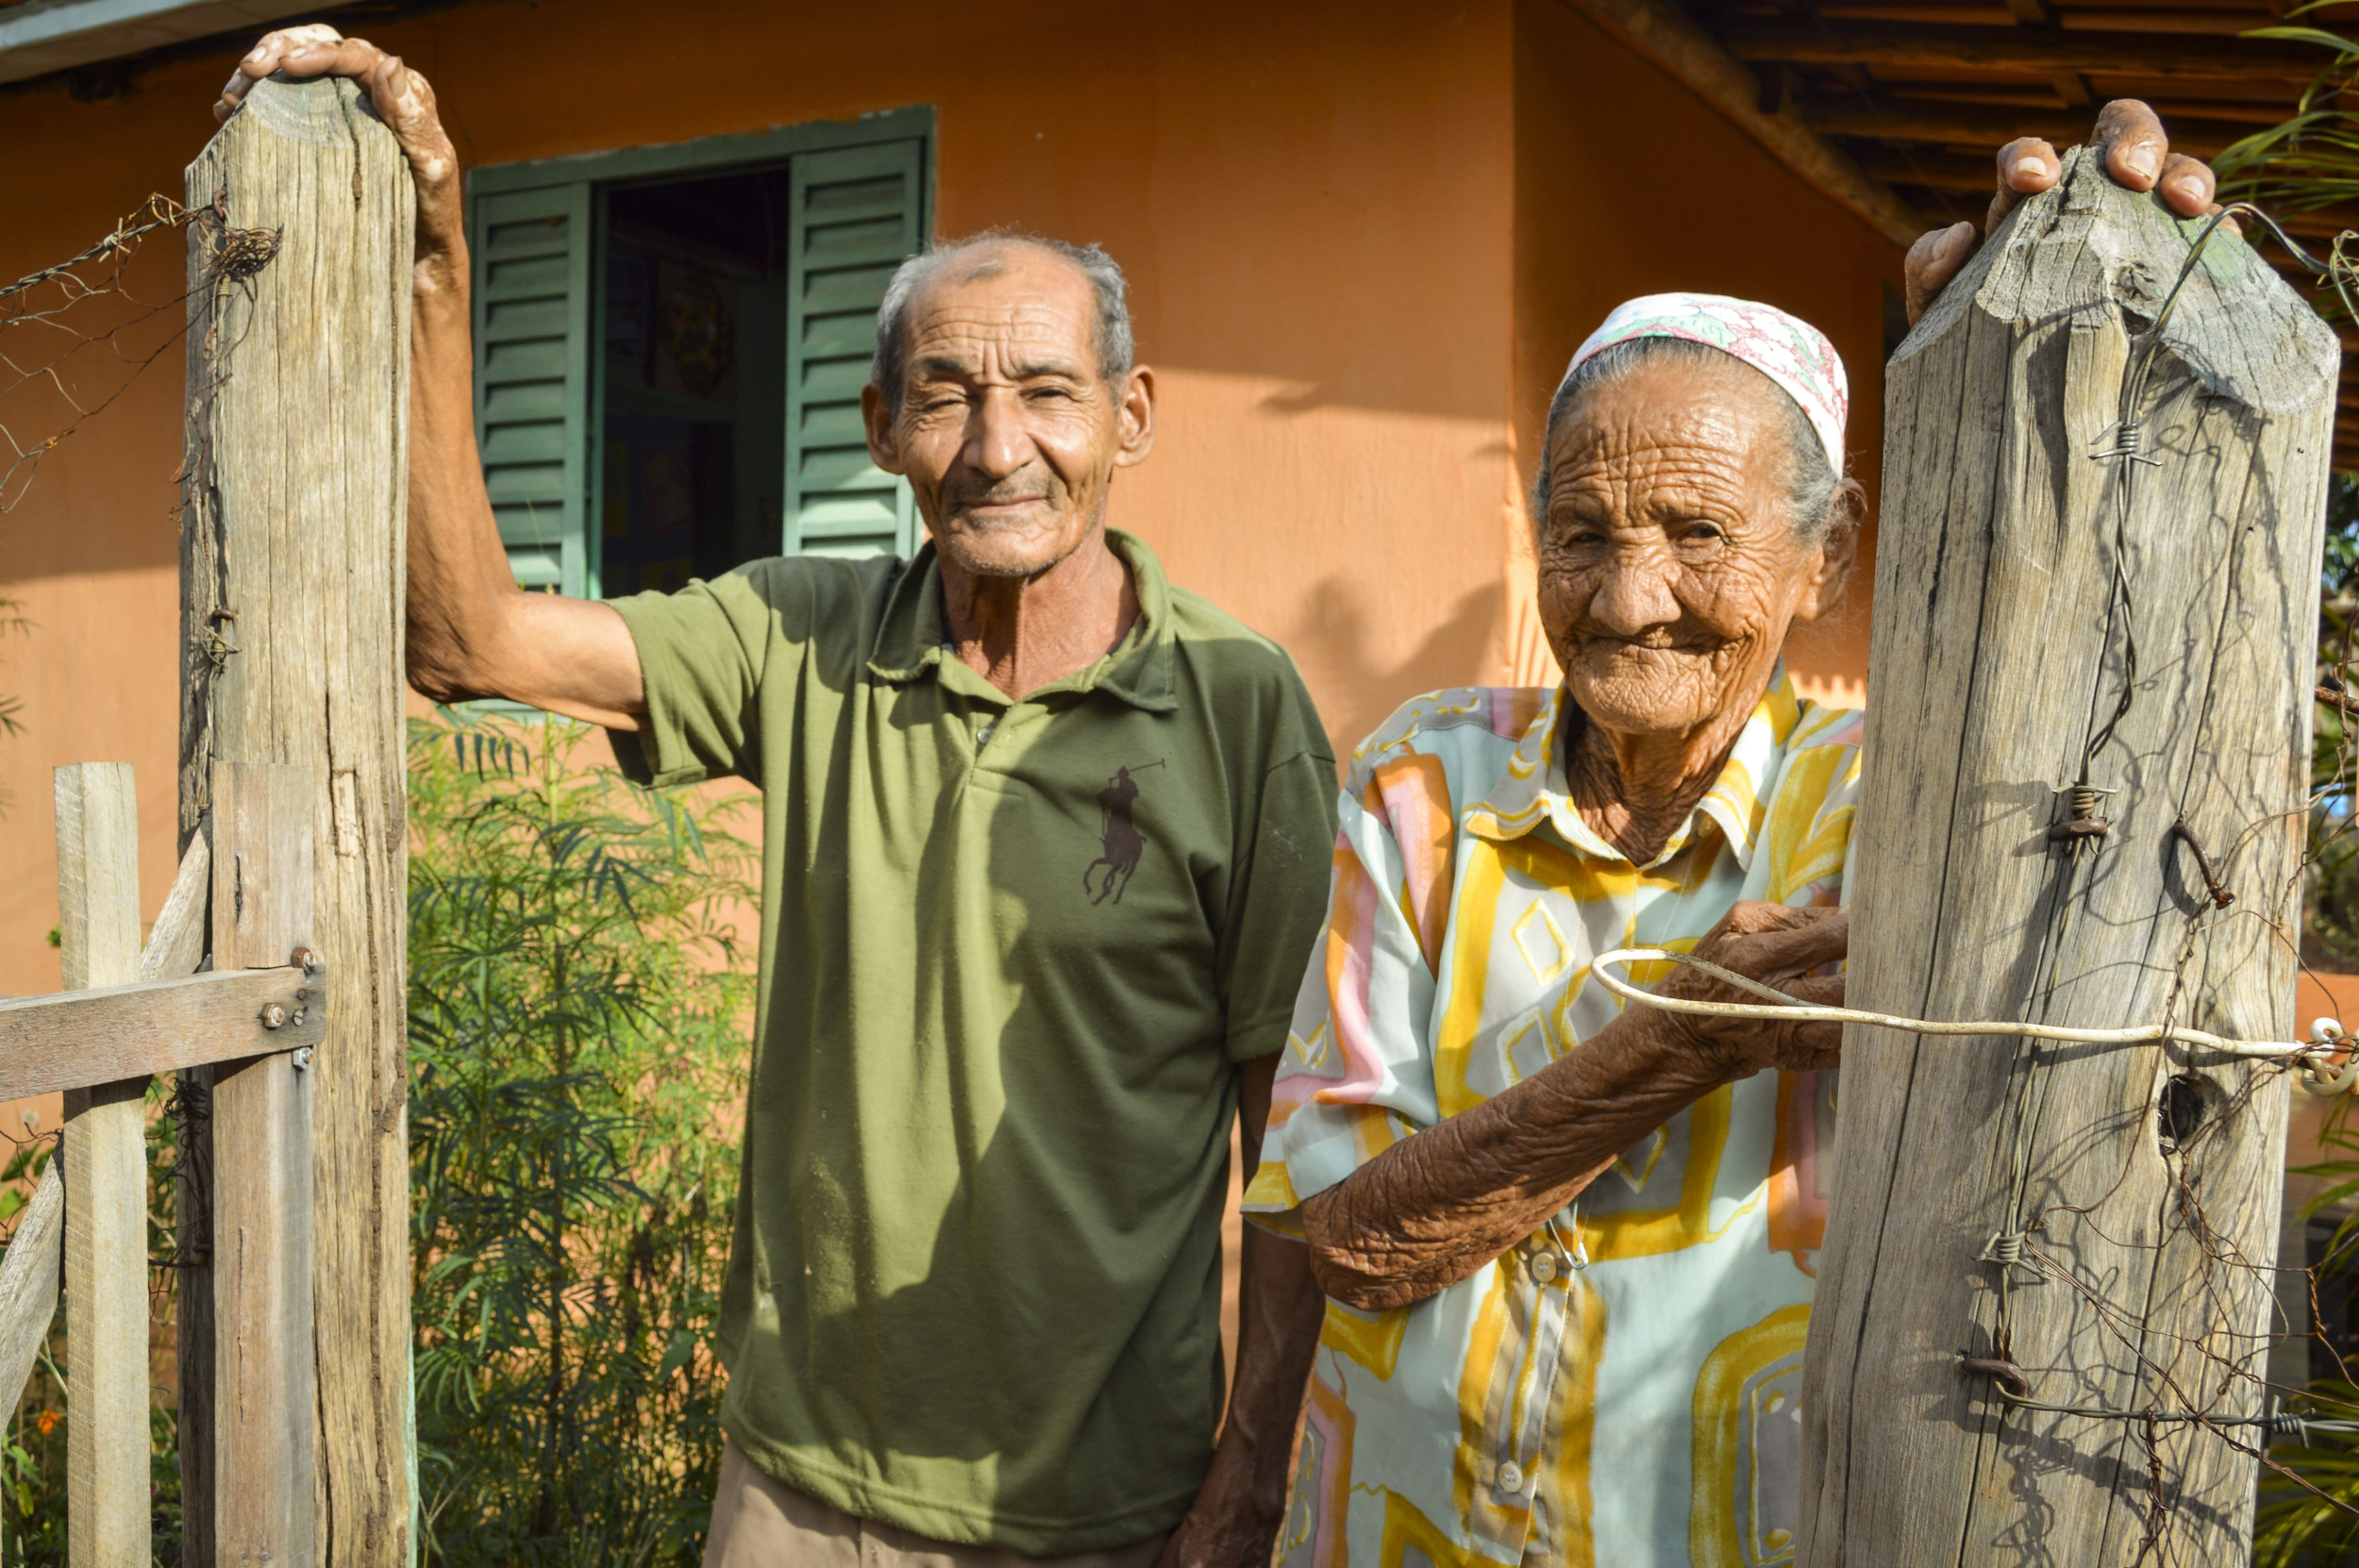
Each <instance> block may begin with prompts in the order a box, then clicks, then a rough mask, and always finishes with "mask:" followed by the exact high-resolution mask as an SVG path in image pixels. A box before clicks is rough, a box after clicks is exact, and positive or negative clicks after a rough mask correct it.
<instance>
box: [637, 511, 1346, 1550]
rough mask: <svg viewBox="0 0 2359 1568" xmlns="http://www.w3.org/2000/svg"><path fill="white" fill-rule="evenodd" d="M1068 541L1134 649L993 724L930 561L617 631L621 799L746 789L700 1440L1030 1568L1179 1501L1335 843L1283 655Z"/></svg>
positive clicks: (730, 590) (673, 597)
mask: <svg viewBox="0 0 2359 1568" xmlns="http://www.w3.org/2000/svg"><path fill="white" fill-rule="evenodd" d="M1107 537H1108V540H1109V542H1111V543H1112V545H1113V548H1114V550H1115V551H1116V552H1117V553H1118V554H1119V555H1120V556H1121V558H1122V559H1124V560H1125V561H1126V562H1127V563H1128V564H1129V569H1130V573H1131V577H1132V580H1133V582H1134V584H1135V586H1136V589H1137V592H1138V599H1139V605H1140V609H1141V614H1140V616H1139V619H1138V622H1137V624H1136V626H1133V627H1132V628H1131V630H1130V632H1129V635H1128V636H1127V637H1125V639H1124V640H1123V642H1122V643H1121V645H1120V646H1118V647H1117V648H1116V649H1115V650H1114V651H1113V653H1111V654H1109V655H1108V656H1107V657H1105V658H1103V659H1099V660H1098V661H1097V662H1096V663H1095V664H1093V665H1091V666H1090V667H1089V668H1088V669H1086V670H1084V671H1082V672H1081V673H1080V674H1079V675H1076V676H1071V677H1069V678H1067V679H1064V680H1061V681H1057V682H1054V683H1052V684H1050V685H1048V686H1045V687H1043V688H1041V689H1040V690H1039V691H1036V692H1030V693H1029V694H1028V695H1026V696H1025V697H1024V698H1023V700H1021V701H1011V700H1009V699H1008V698H1007V697H1006V696H1004V695H1002V694H1001V693H1000V692H996V691H995V690H993V689H992V687H991V686H990V685H988V684H987V683H986V682H985V681H984V680H983V678H982V677H981V676H979V675H977V674H976V673H975V672H974V671H973V670H971V669H969V668H968V667H967V666H966V665H964V664H963V663H962V662H960V660H959V659H958V658H957V656H956V655H955V654H954V653H953V652H951V651H950V649H949V647H948V645H947V644H946V642H945V637H946V635H947V633H946V629H945V621H944V615H943V604H942V579H941V574H940V570H939V568H938V567H937V566H936V564H935V560H934V555H933V550H932V547H931V546H930V545H929V546H928V547H927V548H926V549H924V550H922V551H921V552H920V553H919V555H918V557H917V559H916V560H915V561H913V562H909V563H903V562H900V561H897V560H894V559H888V558H875V559H865V560H833V559H815V558H810V557H805V558H800V559H776V560H763V561H757V562H755V563H753V564H752V565H749V566H746V567H745V568H743V569H741V570H739V571H737V572H734V573H732V574H730V575H728V576H726V577H723V578H721V579H720V580H718V581H715V582H699V583H692V584H690V585H689V586H688V587H687V588H686V589H684V590H682V591H681V592H678V593H673V594H658V593H648V594H641V595H638V596H637V597H634V598H627V599H623V600H619V601H617V602H616V604H615V608H616V609H618V610H620V611H621V612H622V615H623V619H624V620H625V622H627V624H628V626H629V627H630V631H631V636H632V637H633V638H634V639H635V640H636V641H637V642H638V646H639V659H640V664H641V667H642V669H643V670H644V673H645V676H646V687H647V726H646V728H645V730H644V732H643V733H642V734H641V735H640V736H639V737H638V738H637V740H636V741H635V742H634V741H631V740H628V739H626V738H625V737H623V736H621V735H617V736H616V737H615V741H616V745H615V751H616V755H617V756H618V757H620V758H622V759H623V761H624V766H625V768H626V769H627V771H630V772H632V773H633V774H634V775H635V776H639V777H641V778H644V779H652V781H654V782H656V783H659V784H681V783H688V782H692V781H694V780H697V779H702V778H710V777H714V776H722V775H728V774H735V775H738V776H743V777H745V778H747V779H750V780H751V781H752V782H753V783H755V784H756V785H758V786H760V787H761V791H762V826H763V840H762V887H763V898H762V910H761V1002H760V1008H759V1012H758V1015H757V1018H756V1021H755V1026H754V1028H755V1039H754V1056H753V1074H752V1083H751V1088H750V1091H749V1095H748V1103H747V1107H746V1117H745V1153H744V1165H743V1179H742V1183H741V1185H740V1187H739V1190H738V1203H737V1220H736V1236H735V1241H734V1244H733V1245H732V1247H731V1249H730V1257H729V1269H728V1285H727V1288H726V1291H725V1293H724V1297H723V1308H722V1321H721V1346H722V1357H723V1359H724V1361H725V1363H726V1364H727V1365H728V1371H729V1386H728V1395H727V1398H726V1400H725V1402H724V1405H723V1413H722V1424H723V1426H724V1428H725V1429H726V1430H727V1432H728V1436H729V1438H730V1440H731V1441H732V1442H734V1443H736V1444H737V1445H738V1446H739V1448H741V1449H742V1450H744V1452H745V1455H746V1457H747V1458H748V1459H749V1460H752V1461H753V1462H754V1463H755V1464H757V1465H759V1466H760V1467H761V1469H763V1470H765V1471H767V1472H768V1473H769V1474H770V1475H772V1476H777V1477H778V1479H780V1480H782V1481H785V1482H787V1483H788V1484H789V1485H792V1486H795V1487H798V1488H800V1489H802V1490H803V1491H805V1492H809V1493H812V1494H813V1495H815V1496H818V1497H820V1498H823V1499H824V1500H826V1501H828V1502H829V1503H832V1504H834V1505H836V1506H837V1507H839V1508H843V1509H845V1510H850V1511H852V1512H854V1513H857V1514H861V1515H863V1516H866V1517H869V1518H874V1519H880V1520H884V1521H888V1522H890V1523H892V1524H895V1525H899V1526H903V1527H904V1528H908V1529H912V1530H916V1531H918V1532H920V1533H922V1534H925V1535H929V1536H932V1537H935V1538H937V1539H940V1540H946V1541H954V1542H968V1543H987V1544H992V1545H997V1546H1002V1547H1007V1548H1010V1549H1012V1550H1015V1551H1018V1552H1022V1553H1026V1554H1029V1555H1033V1556H1049V1555H1055V1554H1062V1553H1066V1552H1078V1551H1086V1550H1093V1549H1097V1548H1102V1547H1108V1546H1115V1545H1121V1544H1125V1543H1130V1542H1134V1541H1138V1540H1141V1539H1143V1538H1145V1537H1146V1536H1149V1535H1152V1534H1154V1533H1156V1532H1157V1531H1160V1530H1165V1529H1168V1528H1170V1527H1171V1526H1173V1525H1174V1524H1176V1523H1177V1522H1178V1521H1179V1519H1180V1515H1181V1514H1182V1513H1183V1512H1185V1510H1186V1509H1187V1505H1188V1503H1189V1501H1190V1500H1191V1499H1192V1498H1193V1496H1194V1495H1195V1493H1196V1488H1197V1486H1198V1484H1199V1483H1200V1482H1201V1481H1202V1479H1203V1476H1204V1470H1205V1465H1206V1461H1207V1460H1208V1458H1209V1457H1210V1454H1211V1452H1212V1443H1213V1428H1214V1426H1215V1423H1216V1421H1217V1419H1218V1416H1219V1413H1220V1409H1221V1399H1222V1370H1221V1355H1220V1340H1219V1310H1220V1274H1221V1259H1220V1217H1221V1207H1222V1201H1223V1198H1224V1196H1225V1190H1226V1181H1227V1158H1228V1150H1229V1126H1230V1118H1231V1117H1232V1116H1233V1115H1234V1113H1235V1107H1236V1094H1237V1089H1236V1084H1237V1074H1236V1066H1235V1064H1236V1063H1237V1062H1239V1061H1241V1060H1245V1059H1249V1058H1254V1057H1261V1056H1266V1055H1269V1054H1271V1053H1273V1052H1276V1051H1277V1050H1279V1049H1280V1046H1282V1045H1283V1044H1284V1043H1285V1038H1286V1025H1287V1020H1288V1016H1289V1014H1290V1013H1291V1011H1292V1009H1293V1005H1294V998H1295V993H1296V990H1297V986H1298V985H1299V983H1300V981H1301V978H1302V975H1303V971H1304V964H1305V962H1306V960H1307V959H1308V958H1309V955H1310V952H1311V948H1312V945H1313V942H1316V941H1317V939H1318V934H1319V930H1320V926H1321V921H1322V918H1323V916H1324V913H1325V906H1326V899H1327V886H1328V877H1329V868H1330V853H1331V847H1332V844H1333V841H1334V832H1335V818H1334V809H1335V808H1334V799H1335V768H1334V761H1333V759H1332V757H1331V755H1330V749H1329V746H1328V743H1327V740H1326V736H1325V733H1324V731H1323V730H1322V729H1321V727H1320V725H1319V722H1318V715H1317V713H1316V712H1315V711H1314V710H1313V708H1312V705H1311V699H1310V695H1309V693H1308V692H1305V691H1304V690H1303V686H1302V680H1301V677H1300V676H1299V675H1297V672H1296V670H1295V667H1294V662H1293V660H1292V659H1288V658H1287V656H1286V655H1285V653H1284V652H1283V651H1282V650H1280V648H1278V647H1277V646H1276V645H1275V644H1273V643H1271V642H1268V641H1266V640H1265V639H1263V638H1261V637H1258V636H1256V635H1254V634H1253V633H1252V632H1250V631H1247V630H1246V628H1245V627H1244V626H1240V625H1239V624H1238V623H1237V622H1235V621H1233V620H1231V619H1230V618H1229V617H1228V616H1227V615H1224V614H1223V613H1221V612H1220V611H1219V610H1217V609H1213V607H1212V606H1211V605H1210V604H1207V603H1206V602H1205V601H1204V600H1202V599H1200V598H1197V597H1196V595H1194V594H1192V593H1188V592H1183V591H1180V590H1177V589H1173V588H1170V587H1168V586H1167V585H1166V584H1165V582H1164V579H1163V569H1162V567H1161V566H1160V565H1159V564H1158V563H1157V561H1156V559H1155V557H1154V555H1153V554H1152V553H1151V552H1150V551H1149V550H1148V549H1147V548H1146V545H1145V544H1143V543H1141V542H1139V541H1137V540H1136V539H1133V538H1131V537H1129V535H1126V534H1121V533H1115V532H1110V533H1109V534H1108V536H1107Z"/></svg>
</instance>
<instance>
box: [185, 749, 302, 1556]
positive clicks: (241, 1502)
mask: <svg viewBox="0 0 2359 1568" xmlns="http://www.w3.org/2000/svg"><path fill="white" fill-rule="evenodd" d="M310 784H311V775H310V770H309V769H307V768H304V767H302V766H301V765H299V764H290V763H284V762H277V763H273V762H224V763H221V764H219V765H218V766H216V767H215V768H214V769H213V792H212V824H213V836H214V841H215V842H216V843H217V845H218V846H219V851H220V852H219V853H218V854H217V855H216V856H215V857H214V859H213V928H212V954H213V967H214V969H215V970H217V971H218V970H230V969H271V968H276V967H277V966H279V965H282V964H284V963H286V962H287V961H288V959H289V958H290V957H291V956H293V955H295V954H297V953H300V952H305V951H307V950H309V949H310V942H311V931H312V928H313V926H314V924H315V920H314V910H313V908H312V903H311V898H312V881H313V869H314V866H315V864H316V860H317V854H316V849H315V847H314V839H313V836H312V835H313V828H312V821H311V818H312V809H311V806H312V803H311V799H310V796H311V789H310ZM305 999H306V1000H307V1001H308V1000H309V998H308V997H307V998H305ZM290 1021H291V1020H290ZM284 1022H288V1021H282V1025H281V1026H283V1024H284ZM312 1055H313V1053H310V1052H297V1053H286V1052H281V1053H278V1054H276V1055H271V1056H258V1057H249V1058H247V1059H245V1060H243V1061H225V1062H220V1063H217V1064H216V1065H215V1066H214V1068H213V1092H212V1134H213V1161H212V1177H213V1180H212V1206H211V1220H212V1237H213V1248H212V1257H211V1269H210V1279H211V1284H212V1309H213V1358H212V1378H213V1382H212V1395H213V1410H212V1424H211V1435H212V1439H213V1443H212V1456H213V1464H214V1467H215V1472H214V1473H215V1474H216V1475H217V1476H220V1477H221V1481H220V1482H219V1483H218V1484H217V1485H216V1487H215V1490H214V1493H213V1498H212V1514H213V1540H214V1543H215V1560H216V1561H219V1562H222V1563H254V1564H260V1563H272V1562H286V1563H301V1562H317V1561H320V1560H321V1555H320V1552H319V1539H318V1532H319V1523H320V1512H321V1510H319V1508H318V1507H317V1500H316V1498H315V1496H314V1489H315V1487H316V1485H317V1482H318V1477H319V1459H318V1456H319V1436H318V1433H317V1432H316V1431H315V1430H314V1427H315V1424H316V1422H317V1420H318V1415H317V1411H318V1399H319V1385H318V1369H317V1367H316V1365H315V1364H314V1359H313V1352H312V1343H313V1335H314V1333H315V1331H316V1318H317V1317H319V1316H323V1315H331V1314H318V1313H315V1312H314V1309H313V1301H312V1295H311V1273H312V1268H311V1261H312V1260H311V1227H312V1223H313V1222H312V1214H311V1201H312V1195H311V1189H312V1182H311V1159H312V1133H311V1123H312V1101H313V1096H312V1093H311V1085H312V1083H313V1082H314V1081H315V1079H314V1076H313V1071H312V1069H313V1066H314V1062H313V1061H312V1060H310V1057H311V1056H312Z"/></svg>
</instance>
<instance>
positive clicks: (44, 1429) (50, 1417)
mask: <svg viewBox="0 0 2359 1568" xmlns="http://www.w3.org/2000/svg"><path fill="white" fill-rule="evenodd" d="M33 1425H34V1426H38V1427H40V1428H41V1435H42V1436H43V1437H47V1436H48V1435H49V1434H50V1433H52V1432H54V1431H56V1430H57V1429H58V1412H57V1411H55V1410H43V1411H42V1412H41V1414H40V1415H38V1416H36V1417H34V1418H33Z"/></svg>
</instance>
